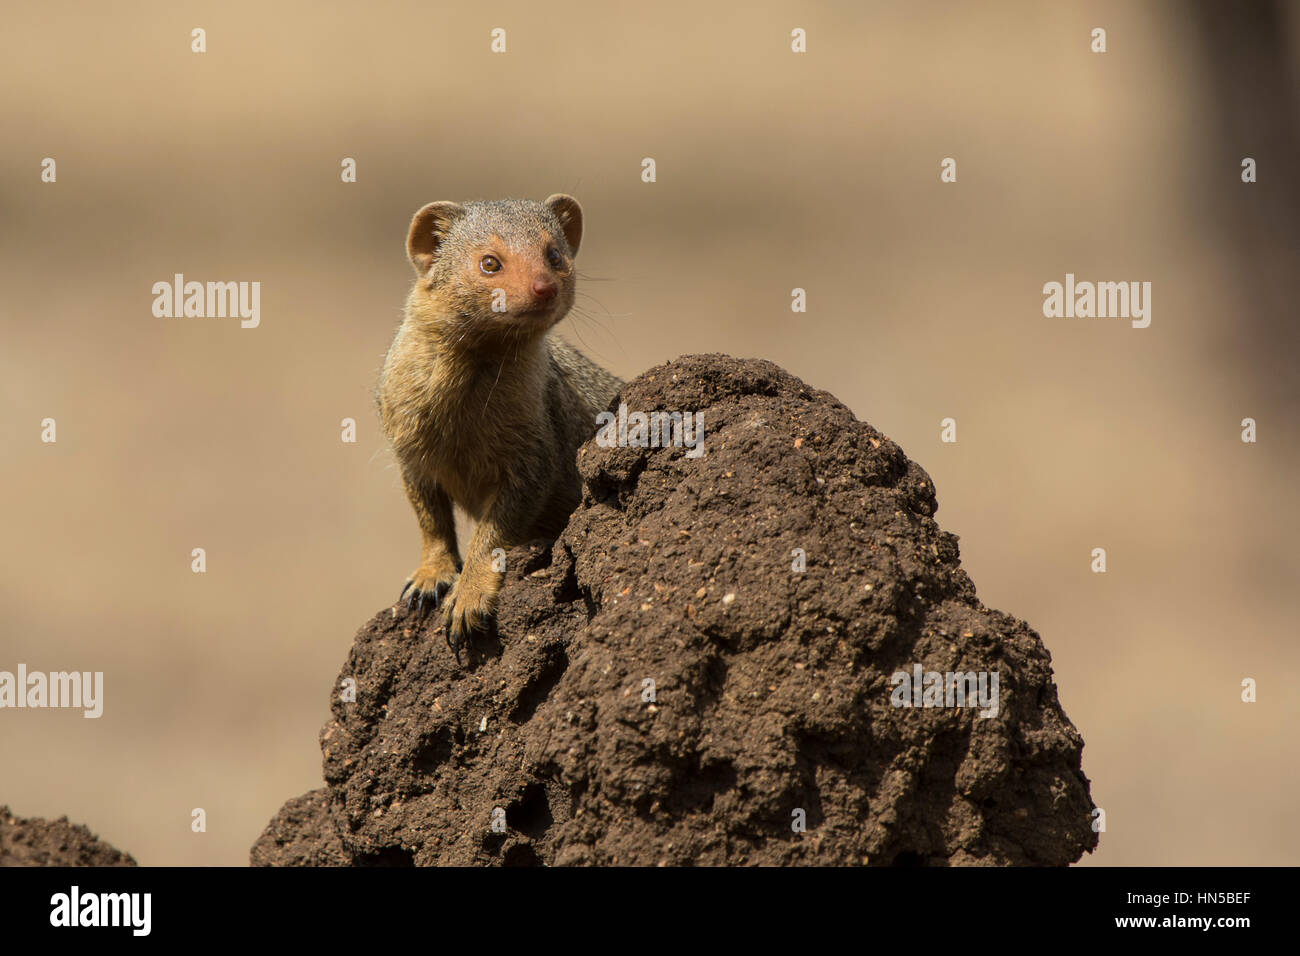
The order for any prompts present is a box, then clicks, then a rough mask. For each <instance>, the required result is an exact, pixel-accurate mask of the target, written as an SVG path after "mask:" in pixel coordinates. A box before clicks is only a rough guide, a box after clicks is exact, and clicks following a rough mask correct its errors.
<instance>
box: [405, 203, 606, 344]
mask: <svg viewBox="0 0 1300 956" xmlns="http://www.w3.org/2000/svg"><path fill="white" fill-rule="evenodd" d="M581 241H582V207H581V206H579V205H578V201H577V200H576V199H574V198H573V197H572V196H566V195H563V194H560V193H557V194H556V195H554V196H551V197H550V198H548V199H547V200H545V201H544V202H535V201H533V200H528V199H503V200H492V201H483V202H467V203H463V204H462V203H455V202H433V203H429V204H428V205H427V206H425V207H423V208H422V209H420V211H419V212H417V213H416V214H415V217H414V218H413V219H412V220H411V229H410V233H409V234H408V236H407V239H406V251H407V255H409V256H410V259H411V264H412V265H413V266H414V267H415V271H416V274H417V275H418V278H417V279H416V283H415V288H414V290H413V291H412V293H411V299H410V303H409V306H408V308H409V309H410V310H411V311H413V312H414V313H415V314H417V315H418V316H420V317H421V318H423V319H425V320H427V321H428V322H429V323H430V324H431V326H432V327H433V328H436V329H438V330H439V331H440V332H441V333H444V334H443V335H442V337H443V338H444V340H445V341H447V342H449V343H453V344H457V343H458V344H461V345H465V346H482V345H488V346H490V345H492V344H494V343H495V344H500V343H507V344H508V343H513V342H517V341H519V340H520V339H526V338H539V337H541V336H542V335H545V333H546V332H547V331H549V330H550V329H551V328H552V327H553V326H554V325H555V324H556V323H557V322H559V321H560V320H561V319H562V318H564V316H565V313H567V312H568V311H569V309H570V307H572V305H573V295H574V269H573V257H574V256H575V255H576V254H577V252H578V245H579V243H580V242H581Z"/></svg>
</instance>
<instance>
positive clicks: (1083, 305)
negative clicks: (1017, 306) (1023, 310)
mask: <svg viewBox="0 0 1300 956" xmlns="http://www.w3.org/2000/svg"><path fill="white" fill-rule="evenodd" d="M1043 295H1044V296H1046V298H1044V299H1043V315H1044V316H1046V317H1047V318H1049V319H1061V318H1065V319H1073V318H1080V319H1091V318H1093V317H1096V318H1099V319H1107V318H1110V319H1132V320H1133V323H1132V324H1133V328H1135V329H1145V328H1146V327H1147V326H1148V325H1150V324H1151V283H1150V282H1075V281H1074V273H1073V272H1067V273H1066V274H1065V284H1064V285H1062V284H1061V283H1059V282H1049V283H1047V284H1046V285H1044V286H1043Z"/></svg>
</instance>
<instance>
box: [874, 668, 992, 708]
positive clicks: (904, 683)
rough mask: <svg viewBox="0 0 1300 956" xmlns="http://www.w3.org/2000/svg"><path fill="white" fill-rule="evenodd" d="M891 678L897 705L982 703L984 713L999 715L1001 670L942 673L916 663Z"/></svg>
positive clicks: (960, 705) (969, 704) (893, 702)
mask: <svg viewBox="0 0 1300 956" xmlns="http://www.w3.org/2000/svg"><path fill="white" fill-rule="evenodd" d="M889 680H890V683H891V684H893V685H894V692H893V693H892V694H891V695H890V697H889V702H890V703H891V704H893V705H894V706H895V707H980V708H982V709H981V710H980V716H981V717H996V716H997V715H998V672H997V671H993V672H992V673H989V672H988V671H969V672H967V673H962V672H961V671H957V672H956V673H952V672H945V673H940V672H939V671H927V670H925V669H924V668H923V667H922V666H921V665H920V664H916V665H914V666H913V667H912V673H911V674H909V673H908V672H907V671H895V672H894V674H893V676H892V677H890V679H889Z"/></svg>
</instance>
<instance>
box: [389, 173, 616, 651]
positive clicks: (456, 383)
mask: <svg viewBox="0 0 1300 956" xmlns="http://www.w3.org/2000/svg"><path fill="white" fill-rule="evenodd" d="M581 239H582V207H581V206H579V205H578V201H577V200H576V199H574V198H573V197H572V196H565V195H562V194H557V195H554V196H551V197H550V198H549V199H547V200H546V201H545V202H534V201H531V200H521V199H507V200H499V201H488V202H467V203H463V204H461V203H454V202H435V203H429V204H428V205H427V206H425V207H423V208H422V209H420V211H419V212H417V213H416V214H415V217H414V218H413V219H412V220H411V228H410V232H409V234H408V236H407V240H406V251H407V255H408V256H409V257H410V259H411V264H412V265H413V266H415V272H416V280H415V285H414V286H413V287H412V289H411V294H410V296H409V297H408V298H407V302H406V316H405V319H404V320H403V322H402V325H401V327H400V328H399V329H398V330H397V336H396V338H394V339H393V344H392V346H391V347H390V348H389V350H388V357H387V358H386V359H385V361H384V370H383V373H382V375H381V376H380V380H379V388H378V394H377V396H376V397H377V399H378V404H379V415H380V419H381V420H382V422H383V427H384V432H385V434H386V435H387V436H388V440H389V441H390V442H391V443H392V447H393V451H394V453H395V454H396V457H397V460H398V463H399V465H400V466H401V473H402V482H403V484H404V485H405V487H406V494H407V497H408V498H409V499H410V501H411V507H412V508H414V509H415V517H416V520H417V521H418V522H419V524H420V534H421V537H422V539H423V549H422V552H421V557H420V566H419V567H418V568H416V569H415V571H414V572H413V573H412V574H411V576H410V578H409V580H407V582H406V586H405V587H404V588H403V589H402V597H405V598H406V601H407V607H408V608H409V607H414V608H415V609H416V610H417V612H418V613H423V611H424V610H425V608H426V607H435V608H436V607H437V606H438V605H439V604H440V603H441V604H442V610H443V615H442V617H443V624H444V625H445V626H446V629H447V643H448V645H449V646H450V647H451V649H452V650H453V651H454V652H455V654H456V657H457V659H459V657H460V649H461V648H462V647H464V646H467V645H468V643H469V641H470V638H471V636H472V634H473V632H474V631H475V630H478V629H480V628H483V627H485V626H487V625H488V624H489V623H490V622H491V620H492V618H493V615H494V612H495V608H496V599H497V592H498V591H499V590H500V587H501V581H502V579H503V574H502V573H501V572H500V571H498V570H494V568H493V553H492V552H493V551H494V550H495V549H497V548H508V547H510V546H511V545H515V544H521V543H524V542H527V541H531V540H534V539H537V538H554V537H555V536H556V535H558V534H559V532H560V530H561V529H562V528H563V527H564V525H565V523H566V522H567V521H568V518H569V515H570V514H571V513H572V512H573V509H574V508H575V507H576V506H577V504H578V501H579V499H580V492H581V481H580V479H579V476H578V469H577V462H576V459H577V449H578V446H579V445H581V444H582V443H583V442H584V441H586V440H587V439H588V438H590V437H592V435H593V434H595V430H596V415H597V413H599V412H601V411H603V410H604V409H605V408H606V406H608V405H609V404H610V401H611V400H612V399H613V397H614V396H615V395H616V394H617V393H618V390H619V389H620V388H621V387H622V385H623V382H622V380H620V379H618V378H616V377H615V376H613V375H611V374H610V373H609V372H606V371H605V370H604V369H602V368H600V367H599V366H598V365H596V364H595V363H593V362H591V361H590V360H589V359H587V358H586V357H585V356H583V355H582V354H581V353H580V352H578V351H577V350H576V349H574V348H573V347H572V346H570V345H568V344H566V343H564V342H562V341H560V340H559V339H558V338H556V337H554V336H552V335H551V334H550V331H551V329H552V328H554V327H555V324H556V323H557V322H559V321H560V320H561V319H562V318H564V316H565V314H566V313H567V312H568V311H569V309H570V307H571V306H572V305H573V296H574V266H573V258H574V256H575V255H576V254H577V252H578V245H579V243H580V241H581ZM453 504H455V505H457V506H459V507H460V508H461V509H462V510H463V511H464V512H465V513H466V514H468V515H469V516H470V517H471V518H472V519H473V520H474V521H476V522H477V526H476V528H475V530H474V534H473V537H472V539H471V540H470V543H469V548H468V549H467V551H466V552H465V556H464V565H463V567H462V564H461V560H460V556H459V553H458V548H457V542H456V526H455V524H454V523H453V520H452V505H453ZM400 599H401V598H399V600H400Z"/></svg>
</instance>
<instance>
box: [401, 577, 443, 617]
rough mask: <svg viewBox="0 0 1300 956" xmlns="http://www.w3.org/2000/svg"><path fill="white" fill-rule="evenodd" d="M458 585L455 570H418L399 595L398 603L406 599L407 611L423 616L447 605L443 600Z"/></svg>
mask: <svg viewBox="0 0 1300 956" xmlns="http://www.w3.org/2000/svg"><path fill="white" fill-rule="evenodd" d="M455 583H456V572H455V570H450V569H449V570H444V571H431V570H428V569H426V568H418V569H417V570H416V571H415V573H414V574H412V575H411V576H410V578H408V579H407V581H406V587H404V588H402V593H401V594H400V595H398V598H397V600H398V603H401V601H402V599H403V598H405V599H406V609H407V610H408V611H414V612H415V613H416V614H417V615H421V614H423V613H424V612H425V610H426V609H427V608H437V607H438V606H439V605H440V604H445V603H446V602H445V601H444V600H443V599H444V598H445V597H446V595H447V593H448V592H449V591H450V590H451V589H452V587H453V586H454V585H455Z"/></svg>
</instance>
